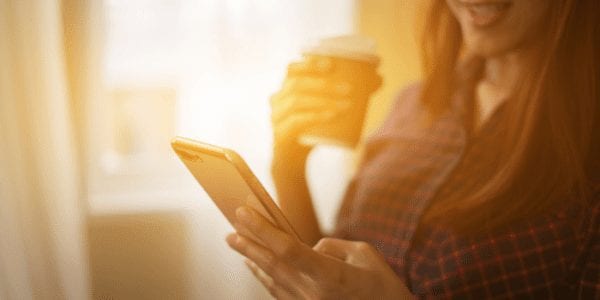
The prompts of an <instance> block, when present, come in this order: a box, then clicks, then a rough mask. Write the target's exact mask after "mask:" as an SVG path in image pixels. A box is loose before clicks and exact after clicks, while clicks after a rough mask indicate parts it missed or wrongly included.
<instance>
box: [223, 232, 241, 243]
mask: <svg viewBox="0 0 600 300" xmlns="http://www.w3.org/2000/svg"><path fill="white" fill-rule="evenodd" d="M225 240H226V241H227V244H229V245H235V244H236V243H237V240H238V236H237V234H235V233H230V234H229V235H227V237H226V238H225Z"/></svg>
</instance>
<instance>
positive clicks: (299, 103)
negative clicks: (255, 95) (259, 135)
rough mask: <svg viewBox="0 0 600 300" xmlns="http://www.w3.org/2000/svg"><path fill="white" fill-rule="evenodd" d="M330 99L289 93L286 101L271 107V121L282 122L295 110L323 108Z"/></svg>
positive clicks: (317, 109)
mask: <svg viewBox="0 0 600 300" xmlns="http://www.w3.org/2000/svg"><path fill="white" fill-rule="evenodd" d="M330 101H331V100H330V99H326V98H322V97H316V96H302V95H289V96H287V97H286V99H285V101H281V102H280V103H279V104H277V105H273V106H272V107H271V121H272V122H273V123H277V122H280V121H281V120H282V119H284V118H285V117H287V116H289V115H290V114H292V113H295V112H301V111H311V110H312V111H319V110H322V109H324V108H326V107H327V104H328V102H330Z"/></svg>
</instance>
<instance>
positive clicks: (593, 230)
mask: <svg viewBox="0 0 600 300" xmlns="http://www.w3.org/2000/svg"><path fill="white" fill-rule="evenodd" d="M418 89H419V88H418V86H416V85H415V86H412V87H410V88H408V89H406V90H405V91H404V92H403V93H402V95H401V96H400V97H399V99H398V101H397V102H396V105H395V107H394V108H393V109H392V112H391V114H390V116H389V118H388V119H387V121H386V123H385V124H384V126H383V127H382V128H381V129H380V130H379V131H378V132H377V133H376V134H374V135H373V136H372V137H371V138H370V140H369V141H368V144H367V149H366V153H365V159H364V161H363V163H362V165H361V168H360V169H359V172H358V173H357V174H356V176H355V178H354V179H353V181H352V182H351V184H350V186H349V188H348V190H347V192H346V196H345V198H344V202H343V204H342V207H341V210H340V213H339V216H338V224H337V227H336V232H335V234H334V235H335V236H337V237H340V238H344V239H349V240H361V241H366V242H369V243H371V244H372V245H373V246H374V247H376V248H377V249H378V250H379V251H380V252H381V253H382V254H383V256H384V257H385V258H386V260H387V262H388V263H389V264H390V266H391V267H392V268H393V269H394V270H395V272H396V273H397V274H398V276H400V277H401V278H402V279H403V280H404V281H405V283H406V285H407V286H408V287H409V289H410V290H411V291H412V292H413V293H414V294H415V295H417V296H420V297H422V298H458V299H468V298H475V299H481V298H519V299H520V298H535V299H553V298H554V299H577V298H580V299H600V282H599V280H600V241H599V239H600V234H599V232H598V230H599V229H598V227H599V224H598V223H599V216H600V205H596V206H595V209H593V210H591V211H590V210H587V211H583V210H581V209H578V208H576V207H570V208H568V209H565V210H561V211H556V212H554V213H551V214H550V213H549V214H548V215H543V216H539V217H538V218H535V219H531V220H527V221H523V222H522V223H518V224H509V225H507V226H506V228H504V229H503V230H499V231H498V232H495V233H493V234H492V233H490V234H487V235H480V236H478V237H477V238H474V237H469V238H467V237H464V236H461V235H458V234H456V233H453V232H452V230H450V229H448V228H444V227H442V226H439V225H437V224H427V223H422V222H421V217H422V215H423V214H424V212H425V210H426V209H427V207H428V206H429V205H430V204H431V203H432V201H435V199H439V197H444V195H445V194H448V193H451V192H456V191H457V190H459V189H469V188H473V185H474V184H475V180H473V179H474V178H475V176H477V177H480V176H491V172H490V170H489V169H490V168H489V165H490V164H493V162H494V158H495V155H494V153H493V151H490V149H493V148H494V142H495V141H496V140H497V139H496V138H495V136H496V135H498V134H502V130H501V126H499V125H500V124H501V122H500V119H501V116H502V114H503V109H502V108H500V109H498V110H497V111H496V112H495V114H494V115H493V116H492V117H491V118H490V119H489V120H488V121H487V122H486V125H485V126H484V127H483V128H482V129H481V130H480V131H479V133H478V135H477V136H472V137H470V136H469V135H468V134H467V132H466V130H465V127H464V124H465V123H464V119H465V116H466V110H465V105H464V104H463V103H464V102H463V101H461V100H460V99H458V98H457V99H456V101H453V108H452V109H451V110H449V111H448V112H447V113H446V114H445V115H443V116H442V117H441V118H440V119H439V121H437V122H436V123H435V124H434V125H433V126H423V124H424V122H425V121H426V120H425V119H424V115H423V114H422V112H424V108H423V107H422V105H421V104H420V102H419V100H418ZM596 182H597V181H596ZM596 190H598V189H596ZM596 195H598V194H596ZM597 199H598V196H595V199H594V200H597ZM598 202H599V201H596V203H598ZM574 224H578V225H574Z"/></svg>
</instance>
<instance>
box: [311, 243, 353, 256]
mask: <svg viewBox="0 0 600 300" xmlns="http://www.w3.org/2000/svg"><path fill="white" fill-rule="evenodd" d="M353 247H354V245H353V242H351V241H347V240H340V239H334V238H322V239H320V240H319V242H318V243H317V244H316V245H315V246H314V247H313V250H315V251H317V252H318V253H321V254H325V255H328V256H331V257H334V258H337V259H339V260H342V261H346V259H347V258H348V256H349V255H350V253H351V252H352V251H353Z"/></svg>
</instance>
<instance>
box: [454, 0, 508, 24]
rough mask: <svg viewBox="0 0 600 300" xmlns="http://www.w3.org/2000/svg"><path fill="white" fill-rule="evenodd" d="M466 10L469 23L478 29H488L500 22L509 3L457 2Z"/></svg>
mask: <svg viewBox="0 0 600 300" xmlns="http://www.w3.org/2000/svg"><path fill="white" fill-rule="evenodd" d="M459 2H460V4H461V5H462V6H463V7H465V8H466V9H467V11H468V12H469V15H470V17H471V21H472V22H473V24H474V25H475V26H478V27H490V26H492V25H494V24H496V23H498V22H499V21H500V19H502V17H503V16H504V15H505V14H506V12H507V11H508V9H509V8H510V6H511V5H512V3H511V2H509V1H485V0H483V1H481V0H459Z"/></svg>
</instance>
